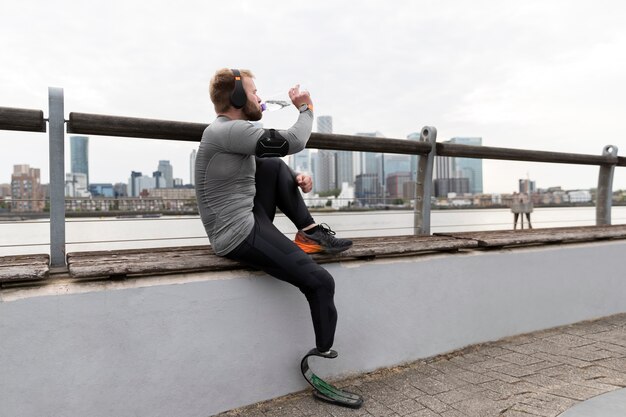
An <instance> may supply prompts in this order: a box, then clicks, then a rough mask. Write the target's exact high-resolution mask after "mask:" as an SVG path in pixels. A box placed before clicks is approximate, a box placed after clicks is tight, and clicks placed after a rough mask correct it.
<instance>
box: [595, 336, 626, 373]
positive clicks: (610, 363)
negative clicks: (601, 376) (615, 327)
mask: <svg viewBox="0 0 626 417" xmlns="http://www.w3.org/2000/svg"><path fill="white" fill-rule="evenodd" d="M625 343H626V342H625ZM594 364H595V365H598V366H603V367H605V368H609V369H614V370H616V371H622V372H624V371H626V358H611V359H602V360H599V361H596V362H594Z"/></svg>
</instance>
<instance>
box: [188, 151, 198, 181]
mask: <svg viewBox="0 0 626 417" xmlns="http://www.w3.org/2000/svg"><path fill="white" fill-rule="evenodd" d="M197 154H198V153H197V152H196V150H195V149H194V150H192V151H191V155H189V184H191V185H196V175H195V172H196V155H197Z"/></svg>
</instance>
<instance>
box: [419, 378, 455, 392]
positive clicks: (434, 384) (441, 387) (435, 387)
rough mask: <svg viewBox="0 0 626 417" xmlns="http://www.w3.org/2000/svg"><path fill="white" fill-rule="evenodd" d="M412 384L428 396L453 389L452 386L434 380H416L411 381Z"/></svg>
mask: <svg viewBox="0 0 626 417" xmlns="http://www.w3.org/2000/svg"><path fill="white" fill-rule="evenodd" d="M412 384H413V386H414V387H416V388H417V389H419V390H421V391H424V392H425V393H426V394H429V395H435V394H439V393H442V392H446V391H450V390H451V389H454V385H451V384H447V383H445V382H442V381H438V380H436V379H435V378H424V379H421V380H416V381H413V383H412Z"/></svg>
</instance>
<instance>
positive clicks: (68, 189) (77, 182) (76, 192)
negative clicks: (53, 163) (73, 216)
mask: <svg viewBox="0 0 626 417" xmlns="http://www.w3.org/2000/svg"><path fill="white" fill-rule="evenodd" d="M65 196H66V197H82V198H85V197H90V196H91V194H90V193H89V187H88V186H87V175H86V174H83V173H82V172H70V173H66V174H65Z"/></svg>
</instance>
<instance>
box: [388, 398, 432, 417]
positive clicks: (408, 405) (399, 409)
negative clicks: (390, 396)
mask: <svg viewBox="0 0 626 417" xmlns="http://www.w3.org/2000/svg"><path fill="white" fill-rule="evenodd" d="M389 408H390V409H391V410H393V411H395V412H396V413H397V414H399V415H401V416H406V415H407V414H411V413H412V412H414V411H417V410H422V409H424V408H426V407H424V406H423V405H422V404H420V403H418V402H417V401H415V400H412V399H411V400H405V401H402V402H400V403H396V404H392V405H390V406H389Z"/></svg>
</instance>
